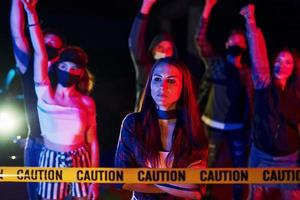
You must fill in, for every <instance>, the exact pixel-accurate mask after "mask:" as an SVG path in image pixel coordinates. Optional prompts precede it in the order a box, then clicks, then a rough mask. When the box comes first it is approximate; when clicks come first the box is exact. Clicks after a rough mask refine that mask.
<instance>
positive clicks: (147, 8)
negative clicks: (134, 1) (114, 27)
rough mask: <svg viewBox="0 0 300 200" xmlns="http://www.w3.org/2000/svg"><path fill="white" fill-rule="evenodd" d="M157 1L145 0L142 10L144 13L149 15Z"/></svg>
mask: <svg viewBox="0 0 300 200" xmlns="http://www.w3.org/2000/svg"><path fill="white" fill-rule="evenodd" d="M155 2H156V0H144V1H143V4H142V7H141V10H140V12H141V13H142V14H145V15H148V14H149V13H150V11H151V8H152V6H153V4H154V3H155Z"/></svg>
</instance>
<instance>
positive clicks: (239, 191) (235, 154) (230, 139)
mask: <svg viewBox="0 0 300 200" xmlns="http://www.w3.org/2000/svg"><path fill="white" fill-rule="evenodd" d="M205 131H206V134H207V137H208V139H209V147H208V167H223V166H221V165H220V164H219V163H217V158H218V157H219V155H220V154H222V149H220V147H221V145H222V143H223V142H225V143H227V145H228V147H229V151H230V158H231V161H232V167H246V166H247V154H248V153H247V152H248V144H249V133H248V131H247V130H245V129H238V130H230V131H224V130H220V129H215V128H210V127H208V126H205ZM207 190H208V192H210V190H211V186H208V188H207ZM242 195H243V185H240V184H235V185H233V199H235V200H237V199H242Z"/></svg>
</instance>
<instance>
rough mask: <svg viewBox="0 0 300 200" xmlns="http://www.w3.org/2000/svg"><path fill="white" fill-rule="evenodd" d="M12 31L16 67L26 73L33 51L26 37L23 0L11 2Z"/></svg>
mask: <svg viewBox="0 0 300 200" xmlns="http://www.w3.org/2000/svg"><path fill="white" fill-rule="evenodd" d="M10 29H11V36H12V42H13V49H14V56H15V60H16V66H17V68H18V69H19V71H20V72H21V73H25V72H26V70H27V68H28V66H29V62H30V58H31V50H30V48H29V44H28V38H27V37H26V35H25V15H24V9H23V5H22V2H21V0H12V1H11V11H10Z"/></svg>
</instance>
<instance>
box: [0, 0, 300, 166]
mask: <svg viewBox="0 0 300 200" xmlns="http://www.w3.org/2000/svg"><path fill="white" fill-rule="evenodd" d="M141 2H142V1H141V0H109V1H104V0H100V1H96V0H95V1H92V0H85V1H74V0H73V1H72V0H40V2H39V5H38V11H39V15H40V18H41V19H42V21H43V24H42V26H43V27H53V28H55V29H58V30H59V31H61V32H62V33H63V34H64V35H65V37H66V38H67V43H68V44H74V45H79V46H81V47H82V48H84V49H85V50H86V51H87V53H88V55H89V58H90V62H89V67H90V69H91V71H92V72H93V73H94V75H95V77H96V87H95V90H94V93H93V97H94V98H95V101H96V103H97V115H98V124H99V127H98V129H99V133H98V134H99V141H100V145H101V165H102V166H112V165H113V156H114V152H115V148H116V144H117V138H118V134H119V129H120V125H121V121H122V119H123V118H124V116H125V115H126V114H127V113H128V112H131V111H132V110H133V105H134V97H135V82H134V81H135V80H134V76H135V72H134V68H133V65H132V62H131V59H130V55H129V51H128V47H127V38H128V35H129V31H130V27H131V23H132V21H133V19H134V16H135V14H136V13H137V11H138V9H139V7H140V4H141ZM246 2H247V1H242V0H220V1H219V3H218V4H217V6H216V8H215V9H214V10H213V13H212V18H211V26H210V30H209V34H210V36H209V38H210V40H211V41H212V42H213V44H214V45H215V46H216V48H219V49H222V48H223V44H224V41H225V39H226V36H227V34H228V31H229V30H230V29H231V28H233V27H236V26H242V25H243V19H242V18H241V17H240V16H239V14H238V12H239V9H240V7H241V6H242V5H243V4H245V3H246ZM98 4H100V5H98ZM202 6H203V0H158V3H157V4H156V5H155V6H154V8H153V12H152V13H151V16H150V24H149V29H148V32H147V36H146V37H147V42H148V43H149V42H150V39H151V38H152V37H153V36H154V35H155V33H157V32H158V31H159V30H162V29H164V30H167V31H170V32H171V33H172V34H173V36H174V38H175V41H176V43H177V46H178V49H179V53H180V55H181V57H183V58H184V59H185V58H186V57H187V51H191V52H193V51H194V47H193V43H192V36H193V33H194V28H195V24H196V23H197V21H198V17H199V14H200V10H201V9H202ZM299 8H300V3H299V1H297V0H259V1H257V16H258V24H259V25H260V26H261V27H262V29H263V31H264V33H265V36H266V40H267V43H268V46H269V51H270V53H272V51H273V50H274V49H276V48H277V47H280V46H282V45H290V46H294V47H297V48H298V47H300V39H299V38H298V36H299V35H300V34H299V33H300V28H299V21H300V14H298V13H299ZM9 9H10V1H1V2H0V63H1V64H0V66H1V71H0V83H1V82H2V80H3V78H4V76H5V73H6V72H7V71H8V69H9V68H10V67H12V66H13V65H14V60H13V54H12V47H11V37H10V30H9ZM200 73H201V70H200ZM17 87H18V86H16V89H17ZM22 134H23V136H25V135H26V131H25V130H24V131H23V133H22ZM21 164H22V162H21V161H20V160H19V162H16V163H15V165H21ZM13 165H14V164H13Z"/></svg>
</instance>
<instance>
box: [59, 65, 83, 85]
mask: <svg viewBox="0 0 300 200" xmlns="http://www.w3.org/2000/svg"><path fill="white" fill-rule="evenodd" d="M57 78H58V83H60V84H61V85H62V86H64V87H71V86H73V85H75V84H76V83H78V81H79V78H80V75H74V74H70V73H69V72H66V71H63V70H60V69H58V70H57Z"/></svg>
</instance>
